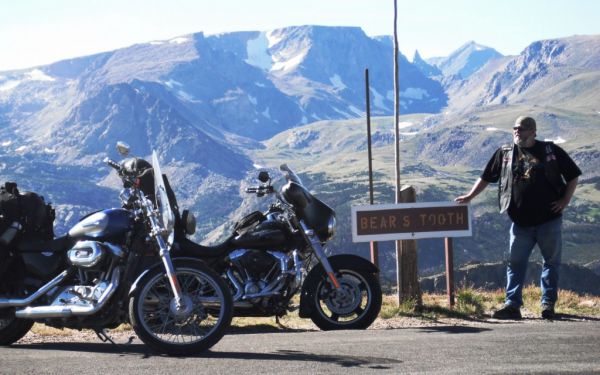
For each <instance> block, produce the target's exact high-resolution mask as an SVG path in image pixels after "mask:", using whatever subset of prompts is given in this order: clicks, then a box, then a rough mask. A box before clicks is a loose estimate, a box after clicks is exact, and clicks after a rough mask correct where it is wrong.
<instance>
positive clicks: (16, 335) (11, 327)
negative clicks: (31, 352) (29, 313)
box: [0, 314, 33, 346]
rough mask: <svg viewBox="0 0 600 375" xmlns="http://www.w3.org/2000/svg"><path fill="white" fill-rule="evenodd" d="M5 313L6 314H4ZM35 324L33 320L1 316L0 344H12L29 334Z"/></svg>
mask: <svg viewBox="0 0 600 375" xmlns="http://www.w3.org/2000/svg"><path fill="white" fill-rule="evenodd" d="M3 315H4V314H3ZM31 326H33V320H25V319H17V318H15V317H12V318H5V317H3V318H0V345H3V346H4V345H10V344H12V343H14V342H16V341H19V339H20V338H21V337H23V336H25V335H26V334H27V332H29V330H30V329H31Z"/></svg>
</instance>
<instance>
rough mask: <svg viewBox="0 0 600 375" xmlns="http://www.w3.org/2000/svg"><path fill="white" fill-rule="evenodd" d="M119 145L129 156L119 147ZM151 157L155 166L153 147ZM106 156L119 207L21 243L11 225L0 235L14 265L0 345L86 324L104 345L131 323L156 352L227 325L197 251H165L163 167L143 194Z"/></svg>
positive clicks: (169, 214)
mask: <svg viewBox="0 0 600 375" xmlns="http://www.w3.org/2000/svg"><path fill="white" fill-rule="evenodd" d="M118 149H119V152H121V154H122V155H126V154H127V153H128V147H126V145H123V144H119V145H118ZM152 159H153V163H152V168H153V169H154V170H155V171H160V166H159V164H158V158H157V156H156V154H155V153H153V157H152ZM105 161H106V162H107V163H108V165H110V166H111V167H113V168H114V169H115V170H116V171H117V173H118V175H119V177H120V178H121V180H122V182H123V184H124V185H125V186H127V187H126V188H125V189H123V190H122V192H121V194H120V198H121V201H122V202H123V206H124V207H127V208H112V209H107V210H102V211H99V212H96V213H92V214H90V215H88V216H87V217H85V218H83V219H82V220H81V221H79V222H78V223H77V224H75V226H73V227H72V228H71V229H70V230H69V231H68V233H67V234H66V235H64V236H62V237H59V238H55V239H53V240H50V241H42V242H40V241H33V242H32V241H28V239H27V238H25V236H23V235H21V234H20V233H19V230H18V228H19V225H17V226H16V227H14V228H17V230H16V231H15V230H13V231H12V232H11V233H9V235H8V236H7V235H6V233H7V232H5V233H4V234H3V235H2V236H1V237H2V239H3V240H6V239H8V240H6V241H5V242H4V244H5V248H6V249H8V252H7V253H8V254H9V257H8V259H5V260H3V261H6V262H10V268H12V269H13V270H14V269H15V268H16V269H19V272H11V273H10V275H11V277H7V276H8V274H7V273H4V274H3V275H0V345H10V344H12V343H14V342H16V341H17V340H19V339H20V338H22V337H23V336H24V335H25V334H26V333H27V332H28V331H29V330H30V329H31V327H32V325H33V324H34V322H40V323H44V324H46V325H49V326H52V327H56V328H71V329H78V330H80V329H92V330H94V331H95V332H96V334H97V335H98V337H99V338H100V339H102V340H103V341H110V342H113V341H112V340H111V339H110V337H109V336H108V334H107V333H106V329H110V328H116V327H117V326H119V325H121V324H122V323H130V324H131V326H132V327H133V329H134V331H135V333H136V334H137V336H138V337H139V338H140V339H141V340H142V341H143V342H144V343H145V344H146V345H147V346H148V347H150V348H151V349H153V350H154V351H156V352H159V353H165V354H169V355H189V354H197V353H199V352H201V351H204V350H207V349H208V348H210V347H212V346H213V345H214V344H216V343H217V342H218V341H219V340H220V339H221V338H222V337H223V335H224V334H225V331H226V329H227V328H228V327H229V325H230V323H231V319H232V313H233V303H232V296H231V293H230V291H229V289H228V286H227V285H226V283H225V282H224V281H223V279H222V278H221V277H220V276H219V275H218V274H216V273H215V272H214V271H213V270H212V269H210V268H209V267H207V266H206V265H205V264H204V263H203V262H202V261H200V260H199V259H198V258H184V257H173V256H172V255H171V247H172V244H173V238H174V216H173V211H172V208H171V207H170V204H169V199H168V197H167V196H166V188H165V185H164V181H163V180H162V179H161V176H162V174H161V173H156V174H154V176H155V178H154V182H153V185H154V187H155V190H154V191H153V192H152V194H144V193H143V192H142V190H141V189H140V186H139V183H140V180H139V179H138V178H137V176H136V174H135V172H134V171H132V170H130V168H128V166H127V165H124V164H122V163H121V164H119V163H116V162H114V161H112V160H110V159H106V160H105ZM149 196H153V198H154V200H155V201H154V202H153V201H151V200H150V198H149ZM17 224H18V223H17ZM14 228H13V229H14ZM14 275H18V277H14ZM113 343H114V342H113Z"/></svg>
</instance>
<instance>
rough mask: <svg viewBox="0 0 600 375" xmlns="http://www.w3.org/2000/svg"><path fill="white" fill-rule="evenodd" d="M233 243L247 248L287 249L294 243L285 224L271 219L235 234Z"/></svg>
mask: <svg viewBox="0 0 600 375" xmlns="http://www.w3.org/2000/svg"><path fill="white" fill-rule="evenodd" d="M231 244H232V245H233V246H235V247H239V248H246V249H274V248H278V249H285V248H288V247H290V246H292V245H293V244H292V243H291V234H290V232H289V230H288V229H287V228H286V227H285V225H283V224H282V223H279V222H276V221H271V220H265V221H263V222H261V223H258V224H256V225H254V226H252V227H251V228H248V229H247V230H246V231H244V232H242V233H241V234H238V235H237V236H235V237H234V238H233V239H232V240H231Z"/></svg>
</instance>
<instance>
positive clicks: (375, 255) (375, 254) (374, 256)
mask: <svg viewBox="0 0 600 375" xmlns="http://www.w3.org/2000/svg"><path fill="white" fill-rule="evenodd" d="M365 97H366V100H367V149H368V156H369V203H370V204H373V154H372V152H371V96H370V93H369V69H365ZM371 262H372V263H373V264H374V265H376V266H377V267H379V248H378V246H377V242H375V241H371Z"/></svg>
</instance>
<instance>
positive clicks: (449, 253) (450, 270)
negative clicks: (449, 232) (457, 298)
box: [444, 237, 454, 309]
mask: <svg viewBox="0 0 600 375" xmlns="http://www.w3.org/2000/svg"><path fill="white" fill-rule="evenodd" d="M444 245H445V248H446V249H445V250H446V294H447V295H448V306H449V307H450V308H451V309H452V308H453V307H454V246H453V244H452V238H450V237H446V238H445V239H444Z"/></svg>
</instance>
